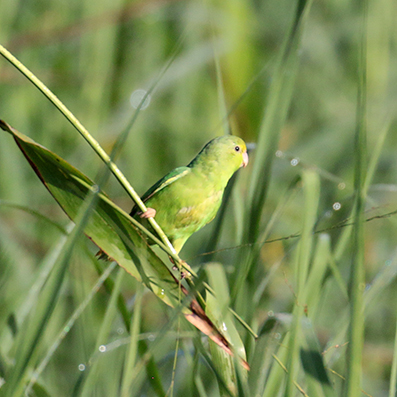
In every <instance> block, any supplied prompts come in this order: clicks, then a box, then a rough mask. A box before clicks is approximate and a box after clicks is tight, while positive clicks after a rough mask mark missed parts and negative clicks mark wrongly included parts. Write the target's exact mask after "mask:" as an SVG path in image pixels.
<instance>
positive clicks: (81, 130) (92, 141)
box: [0, 44, 192, 273]
mask: <svg viewBox="0 0 397 397" xmlns="http://www.w3.org/2000/svg"><path fill="white" fill-rule="evenodd" d="M0 55H2V56H3V57H4V58H5V59H6V60H7V61H8V62H10V63H11V64H12V65H13V66H14V67H15V68H16V69H18V70H19V71H20V72H21V73H22V74H23V75H24V76H25V77H26V78H27V79H28V80H29V81H30V82H31V83H32V84H33V85H35V86H36V87H37V88H38V89H39V91H40V92H41V93H42V94H43V95H44V96H46V97H47V99H48V100H49V101H50V102H51V103H52V104H53V105H54V106H55V107H56V108H57V109H58V110H59V111H60V112H61V113H62V114H63V115H64V116H65V118H66V119H67V120H68V121H69V122H70V123H71V124H72V126H73V127H74V128H75V129H76V130H77V131H78V132H79V134H80V135H81V136H82V137H83V138H84V139H85V140H86V141H87V142H88V144H89V145H90V146H91V148H92V149H93V150H94V151H95V152H96V154H97V155H98V156H99V157H100V158H101V160H102V161H103V162H104V163H105V164H106V166H107V167H108V168H109V170H110V171H111V172H112V173H113V175H114V176H115V177H116V179H117V180H118V181H119V182H120V184H121V186H122V187H123V188H124V190H125V191H126V192H127V194H128V195H129V196H130V197H131V198H132V200H133V201H134V202H135V203H136V204H137V206H138V207H139V209H140V210H141V211H142V212H145V211H146V210H147V208H146V206H145V204H144V203H143V201H142V200H141V199H140V197H139V195H138V194H137V193H136V191H135V189H134V188H133V187H132V186H131V185H130V183H129V182H128V180H127V178H126V177H125V176H124V174H123V173H122V172H121V170H120V169H119V168H118V166H117V165H116V164H115V163H114V162H113V160H112V157H110V156H109V155H108V154H107V153H106V152H105V150H103V149H102V147H101V145H100V144H99V143H98V141H97V140H96V139H95V138H94V137H93V136H92V135H91V134H90V133H89V132H88V130H87V129H86V128H85V127H84V126H83V125H82V124H81V123H80V121H79V120H78V119H77V118H76V117H75V116H74V115H73V113H72V112H71V111H70V110H69V109H68V108H67V107H66V106H65V105H64V104H63V103H62V102H61V100H60V99H59V98H58V97H57V96H56V95H55V94H54V93H53V92H52V91H50V89H49V88H48V87H47V86H46V85H45V84H44V83H43V82H42V81H41V80H40V79H38V78H37V77H36V76H35V75H34V74H33V73H32V72H31V71H30V70H29V69H28V68H27V67H26V66H25V65H23V64H22V63H21V62H20V61H19V60H18V59H17V58H16V57H14V55H12V54H11V53H10V52H9V51H8V50H7V49H6V48H5V47H3V46H2V45H1V44H0ZM168 66H169V65H168ZM166 69H167V66H166V68H165V70H166ZM149 92H150V91H148V92H147V93H146V95H145V96H144V97H143V98H142V100H141V103H140V106H139V107H138V109H137V112H136V115H134V117H133V118H132V120H131V121H130V123H129V125H128V126H127V130H126V132H127V131H128V129H129V128H130V127H131V126H132V124H133V123H134V121H135V119H136V116H137V114H138V112H139V110H140V107H141V106H142V105H143V103H144V102H145V100H146V98H147V96H148V95H149ZM126 132H125V133H124V134H123V136H122V138H123V139H122V141H123V140H124V139H125V137H126ZM118 146H119V145H118ZM117 149H118V148H117ZM149 223H150V225H151V226H152V228H153V229H154V230H155V232H156V233H157V235H158V236H159V237H160V239H161V240H162V241H163V242H164V244H165V245H166V246H167V250H165V251H166V252H167V254H168V255H170V256H171V257H172V258H173V259H174V260H175V262H176V264H178V266H179V267H180V268H182V267H184V268H185V269H186V270H188V271H189V272H190V273H191V272H192V270H191V268H190V267H189V266H188V265H187V264H186V263H185V262H184V261H182V260H181V259H180V258H179V256H178V254H177V252H176V250H175V248H174V247H173V246H172V244H171V242H170V241H169V239H168V237H167V236H166V235H165V233H164V232H163V230H162V229H161V227H160V226H159V224H158V223H157V222H156V220H155V219H153V218H149Z"/></svg>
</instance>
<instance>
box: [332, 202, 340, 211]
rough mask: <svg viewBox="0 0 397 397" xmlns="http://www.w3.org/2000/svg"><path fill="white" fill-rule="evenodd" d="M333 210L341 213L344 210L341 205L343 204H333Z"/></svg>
mask: <svg viewBox="0 0 397 397" xmlns="http://www.w3.org/2000/svg"><path fill="white" fill-rule="evenodd" d="M332 208H333V209H334V210H335V211H339V210H340V209H341V208H342V204H341V203H338V202H336V203H333V204H332Z"/></svg>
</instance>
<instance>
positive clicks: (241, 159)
mask: <svg viewBox="0 0 397 397" xmlns="http://www.w3.org/2000/svg"><path fill="white" fill-rule="evenodd" d="M197 163H201V164H202V165H204V167H206V166H207V167H209V168H212V169H214V168H216V170H217V171H218V172H222V171H224V172H226V173H228V174H230V176H231V175H232V174H233V173H234V172H235V171H237V170H238V169H239V168H240V167H246V166H247V164H248V154H247V146H246V144H245V142H244V141H243V140H242V139H241V138H239V137H237V136H233V135H223V136H220V137H218V138H215V139H213V140H211V141H209V142H208V143H207V144H206V145H205V146H204V147H203V149H202V150H201V152H200V153H199V154H198V155H197V157H196V158H195V159H194V160H193V161H192V162H191V163H190V164H189V166H193V165H195V164H197ZM207 167H206V168H207ZM214 171H215V170H214ZM230 176H229V177H230Z"/></svg>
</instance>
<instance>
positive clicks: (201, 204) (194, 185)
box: [131, 135, 248, 252]
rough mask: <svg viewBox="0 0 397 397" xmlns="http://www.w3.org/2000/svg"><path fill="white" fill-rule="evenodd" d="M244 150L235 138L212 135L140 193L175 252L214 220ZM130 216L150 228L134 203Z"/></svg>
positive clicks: (242, 143) (238, 139)
mask: <svg viewBox="0 0 397 397" xmlns="http://www.w3.org/2000/svg"><path fill="white" fill-rule="evenodd" d="M246 151H247V149H246V145H245V143H244V141H243V140H242V139H240V138H238V137H235V136H231V135H228V136H223V137H219V138H215V139H213V140H212V141H210V142H208V143H207V144H206V145H205V146H204V148H203V149H202V150H201V151H200V153H199V154H198V155H197V156H196V157H195V158H194V159H193V160H192V161H191V162H190V163H189V164H188V165H187V166H186V167H179V168H176V169H175V170H173V171H171V172H170V173H169V174H167V175H166V176H164V177H163V178H162V179H160V180H159V181H158V182H157V183H155V184H154V185H153V186H152V187H151V188H150V189H149V190H148V191H147V192H146V193H145V194H144V195H143V196H142V200H143V201H144V202H145V203H146V206H147V207H148V208H154V209H155V210H156V216H155V219H156V221H157V222H158V224H159V225H160V226H161V228H162V229H163V231H164V233H165V234H166V235H167V236H168V238H169V239H170V241H171V243H172V244H173V245H174V247H175V249H176V251H177V252H179V251H180V250H181V248H182V247H183V245H184V244H185V242H186V240H187V239H188V238H189V237H190V236H191V235H192V234H193V233H195V232H196V231H198V230H200V229H201V228H202V227H203V226H205V225H206V224H207V223H209V222H211V221H212V219H214V217H215V215H216V213H217V212H218V209H219V207H220V205H221V202H222V196H223V192H224V189H225V187H226V185H227V183H228V181H229V179H230V178H231V177H232V175H233V174H234V173H235V172H236V171H237V170H238V169H239V168H240V167H241V166H242V165H246V162H247V161H248V156H247V154H246ZM131 216H134V217H135V218H136V219H138V220H139V221H140V222H142V223H143V224H144V225H145V226H146V227H148V228H150V226H149V224H148V222H147V220H146V219H141V218H140V213H139V212H138V209H137V207H136V206H135V207H134V208H133V209H132V211H131Z"/></svg>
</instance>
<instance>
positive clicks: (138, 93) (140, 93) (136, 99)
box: [130, 89, 151, 110]
mask: <svg viewBox="0 0 397 397" xmlns="http://www.w3.org/2000/svg"><path fill="white" fill-rule="evenodd" d="M145 95H146V91H145V90H142V89H138V90H135V91H134V92H133V93H132V94H131V96H130V103H131V106H132V107H133V108H134V109H138V108H139V105H140V104H141V102H142V100H143V98H144V97H145ZM150 100H151V97H150V95H147V96H146V99H145V101H144V102H143V103H142V105H141V107H140V109H141V110H145V109H146V108H147V107H148V106H149V104H150Z"/></svg>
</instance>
